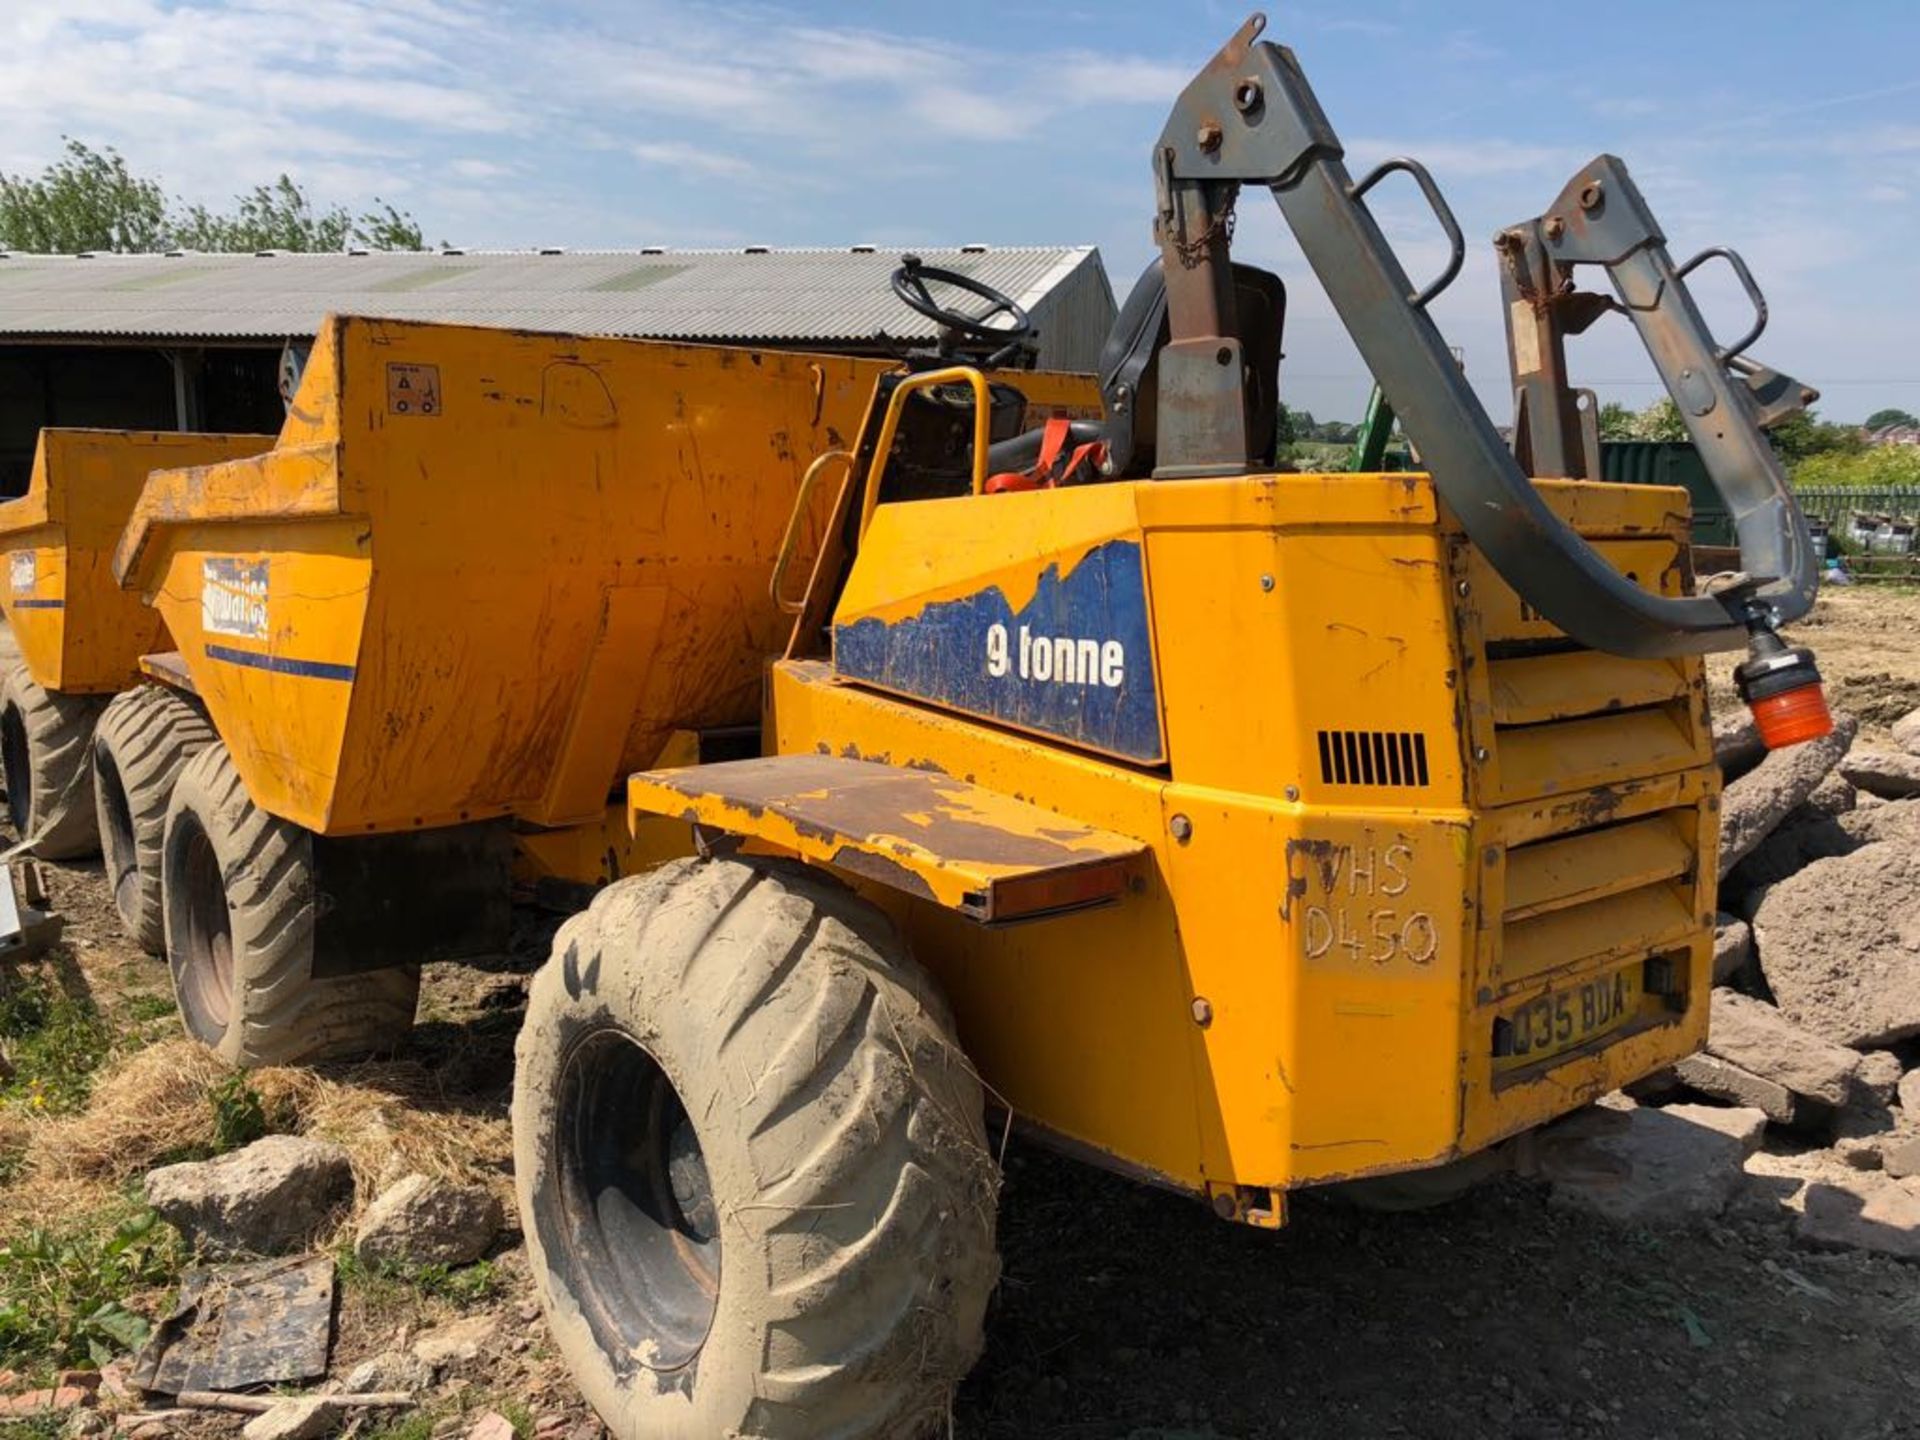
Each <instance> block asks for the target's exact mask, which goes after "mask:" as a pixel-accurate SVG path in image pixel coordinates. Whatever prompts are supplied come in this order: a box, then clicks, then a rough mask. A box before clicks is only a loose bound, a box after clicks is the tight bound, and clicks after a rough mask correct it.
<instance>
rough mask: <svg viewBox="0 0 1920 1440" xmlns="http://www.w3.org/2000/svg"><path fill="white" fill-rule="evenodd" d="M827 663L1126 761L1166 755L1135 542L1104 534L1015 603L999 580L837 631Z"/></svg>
mask: <svg viewBox="0 0 1920 1440" xmlns="http://www.w3.org/2000/svg"><path fill="white" fill-rule="evenodd" d="M833 661H834V668H835V669H836V670H837V671H838V672H839V673H840V674H842V675H845V676H848V677H850V678H852V679H856V680H866V681H869V682H871V683H872V684H875V685H879V686H882V687H884V688H885V689H888V690H894V691H898V692H899V693H901V694H903V695H912V696H916V697H918V698H921V699H925V700H932V701H934V702H936V703H938V704H942V705H950V706H952V707H953V708H954V709H956V710H963V711H966V712H967V713H968V714H972V715H980V716H983V717H986V718H988V719H993V720H1002V721H1005V722H1006V723H1007V724H1009V725H1017V726H1019V727H1021V728H1022V729H1025V730H1038V731H1041V732H1043V733H1045V734H1048V735H1058V736H1060V737H1061V738H1062V739H1066V740H1071V741H1073V742H1075V743H1077V744H1081V745H1085V746H1088V747H1089V748H1091V749H1095V750H1103V751H1106V752H1107V753H1109V754H1112V755H1123V756H1126V757H1127V758H1129V759H1133V760H1146V761H1155V762H1157V761H1159V760H1162V759H1164V758H1165V756H1164V747H1163V746H1162V743H1161V738H1160V700H1159V696H1158V694H1157V693H1156V691H1155V689H1154V674H1153V649H1152V644H1151V641H1150V638H1149V631H1148V626H1147V593H1146V582H1145V576H1144V573H1143V567H1142V563H1141V558H1140V546H1139V545H1138V544H1137V543H1135V542H1134V541H1131V540H1109V541H1107V542H1106V543H1105V544H1103V545H1098V546H1096V547H1094V548H1093V549H1092V550H1090V551H1088V552H1087V554H1086V555H1085V556H1083V557H1082V558H1081V560H1080V563H1079V564H1077V565H1075V566H1074V567H1073V568H1072V569H1071V570H1070V571H1068V572H1067V573H1066V575H1064V576H1063V575H1061V573H1060V566H1059V565H1058V563H1055V564H1052V565H1049V566H1048V567H1047V568H1046V569H1045V570H1044V571H1043V572H1041V575H1040V581H1039V584H1038V585H1037V586H1036V587H1035V589H1034V594H1033V598H1032V599H1031V600H1029V601H1028V602H1027V603H1026V604H1025V605H1023V606H1021V608H1020V609H1019V610H1018V611H1017V612H1016V611H1015V610H1014V609H1013V607H1012V606H1011V605H1010V604H1009V603H1008V601H1007V597H1006V595H1005V593H1004V592H1003V591H1001V589H1000V588H999V586H997V585H996V586H992V587H990V588H988V589H986V590H982V591H980V592H978V593H977V594H973V595H969V596H967V597H965V598H964V599H959V600H933V601H929V602H928V603H927V605H926V608H924V609H923V610H921V611H920V612H919V613H918V614H917V615H911V616H908V617H907V618H905V619H902V620H895V621H893V622H891V623H889V622H887V621H884V620H880V619H877V618H875V617H873V616H866V617H863V618H861V619H859V620H856V621H854V622H853V623H851V624H848V625H836V626H835V627H834V631H833Z"/></svg>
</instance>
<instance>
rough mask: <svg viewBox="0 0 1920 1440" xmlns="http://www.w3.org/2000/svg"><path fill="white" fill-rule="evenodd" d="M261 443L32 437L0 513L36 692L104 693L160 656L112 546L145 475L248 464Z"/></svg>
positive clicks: (187, 437)
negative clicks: (240, 460)
mask: <svg viewBox="0 0 1920 1440" xmlns="http://www.w3.org/2000/svg"><path fill="white" fill-rule="evenodd" d="M272 445H273V437H272V436H271V435H194V434H169V433H165V432H158V431H152V430H42V431H41V432H40V443H39V446H38V448H37V449H36V450H35V452H34V457H33V477H32V479H31V481H30V482H29V483H28V486H27V493H26V494H25V495H22V496H21V497H20V498H19V499H17V500H9V501H7V502H6V503H5V504H4V505H0V549H4V550H5V551H6V552H7V577H6V584H5V585H4V586H0V609H4V610H5V611H6V616H7V623H8V624H9V625H10V626H12V628H13V634H14V638H15V640H17V641H18V642H19V645H20V655H21V658H22V659H23V660H25V661H26V665H27V670H28V673H29V674H31V675H32V676H33V678H34V680H35V682H36V683H38V684H39V685H40V686H41V687H42V688H44V689H47V690H59V691H64V692H66V693H68V694H77V695H98V694H112V693H114V692H115V691H119V690H124V689H126V688H127V687H128V686H129V685H131V684H133V683H134V682H135V681H136V680H137V679H138V678H139V676H140V657H141V656H142V655H144V654H146V653H148V652H149V651H152V650H161V649H165V648H167V640H166V628H165V626H164V625H163V624H162V622H161V617H160V615H159V613H158V612H156V611H154V610H152V609H150V608H148V607H147V606H145V605H143V604H141V603H140V597H139V596H138V595H131V594H128V593H127V592H126V591H124V590H122V589H121V588H120V586H119V584H118V583H117V582H116V581H115V579H114V577H113V548H114V546H115V544H116V543H118V541H119V539H120V532H121V529H122V528H123V527H124V526H125V525H126V523H127V516H128V515H130V514H131V513H132V511H133V507H134V503H135V502H136V501H137V500H138V499H139V498H140V490H141V487H142V486H144V485H145V484H146V481H147V474H148V472H149V471H153V470H162V469H171V468H174V467H176V466H181V465H209V464H214V463H217V462H219V461H223V460H230V459H235V458H237V457H239V456H243V455H255V454H258V453H260V452H261V451H263V450H266V449H269V448H270V447H271V446H272Z"/></svg>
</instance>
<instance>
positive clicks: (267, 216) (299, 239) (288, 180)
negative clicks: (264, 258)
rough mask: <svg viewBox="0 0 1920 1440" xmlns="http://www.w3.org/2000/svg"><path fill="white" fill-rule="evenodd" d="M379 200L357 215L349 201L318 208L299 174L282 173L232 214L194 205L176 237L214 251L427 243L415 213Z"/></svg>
mask: <svg viewBox="0 0 1920 1440" xmlns="http://www.w3.org/2000/svg"><path fill="white" fill-rule="evenodd" d="M373 203H374V205H375V206H376V207H377V208H376V209H373V210H369V211H367V212H366V213H364V214H362V215H359V216H357V217H356V216H355V215H353V214H352V213H351V212H349V211H348V210H347V208H346V207H345V206H344V205H336V206H334V207H333V208H332V209H330V210H315V209H314V207H313V202H312V201H311V200H309V199H308V198H307V194H306V192H305V191H303V190H302V189H301V188H300V187H299V186H298V185H297V184H295V183H294V181H293V177H292V176H290V175H282V176H281V177H280V178H279V179H278V180H276V181H274V183H273V184H271V185H256V186H255V187H254V188H253V190H252V191H251V192H249V193H248V194H245V195H241V196H239V197H238V198H237V199H236V200H235V202H234V204H235V210H234V213H233V214H231V215H216V214H214V213H212V212H211V211H209V210H208V209H207V208H206V206H204V205H192V206H189V207H188V208H187V209H186V210H185V211H184V212H183V213H182V214H181V216H180V218H179V219H178V220H177V221H175V223H174V239H175V243H176V244H178V245H180V246H181V247H182V248H184V249H187V250H210V251H236V250H237V251H248V250H293V251H298V252H308V251H315V252H319V251H331V250H344V249H346V248H347V246H348V245H349V244H352V245H360V246H364V247H366V248H367V249H370V250H418V249H420V248H421V234H420V227H419V225H418V224H416V223H415V222H414V219H413V217H412V216H410V215H406V214H403V213H402V212H400V211H399V210H396V209H394V207H393V206H391V205H388V204H387V203H386V202H384V201H382V200H381V199H379V198H378V197H377V196H376V197H375V199H374V202H373Z"/></svg>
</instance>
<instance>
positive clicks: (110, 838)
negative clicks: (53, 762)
mask: <svg viewBox="0 0 1920 1440" xmlns="http://www.w3.org/2000/svg"><path fill="white" fill-rule="evenodd" d="M215 738H216V737H215V735H214V733H213V726H211V725H209V724H208V723H207V717H206V716H204V715H202V714H201V713H200V711H199V710H198V709H197V708H196V707H195V706H194V704H193V703H192V702H191V701H190V700H188V699H187V698H186V697H185V696H183V695H179V694H176V693H175V692H173V691H172V690H168V689H166V688H165V687H163V686H159V685H137V686H135V687H134V688H133V689H131V690H126V691H123V692H121V693H120V694H118V695H116V696H114V697H113V699H112V701H111V702H109V704H108V705H107V708H106V709H105V710H103V711H102V712H101V713H100V723H99V724H98V725H97V726H95V727H94V732H93V805H94V813H95V815H96V816H97V817H98V824H99V830H100V854H101V857H102V859H103V860H104V861H105V863H106V872H107V883H108V884H109V885H111V886H112V887H113V904H114V908H115V909H117V910H118V911H119V912H120V923H121V924H122V925H124V926H126V930H127V934H129V935H131V936H132V937H133V939H134V941H135V943H137V944H138V945H139V946H140V948H141V949H143V950H145V951H146V952H147V953H148V954H150V955H158V954H160V953H161V951H162V950H164V949H165V948H166V941H167V930H166V917H165V915H164V914H163V913H162V911H161V908H160V842H161V840H162V839H163V838H164V837H165V834H166V829H167V802H168V801H169V800H171V799H172V798H173V782H174V781H175V780H176V779H178V778H179V775H180V771H181V769H182V767H184V766H185V765H186V763H187V761H189V760H191V759H192V758H193V757H194V756H195V755H198V754H199V753H200V752H201V751H202V750H204V749H206V748H207V747H208V746H209V745H211V744H213V743H214V740H215Z"/></svg>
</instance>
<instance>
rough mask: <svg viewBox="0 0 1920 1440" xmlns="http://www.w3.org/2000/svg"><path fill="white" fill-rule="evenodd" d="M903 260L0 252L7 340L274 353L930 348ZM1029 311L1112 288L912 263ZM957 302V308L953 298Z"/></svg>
mask: <svg viewBox="0 0 1920 1440" xmlns="http://www.w3.org/2000/svg"><path fill="white" fill-rule="evenodd" d="M901 253H902V252H901V251H900V250H897V249H882V248H872V249H868V248H867V247H864V246H863V247H858V248H855V249H849V250H750V251H740V250H659V251H652V250H648V251H574V252H568V253H551V252H544V253H529V252H524V251H522V252H511V253H508V252H499V251H489V252H480V251H474V252H453V251H449V252H444V253H435V252H427V253H419V254H413V253H398V254H396V253H386V252H375V253H370V254H353V255H332V254H329V255H291V254H271V255H260V256H254V255H200V254H191V253H189V254H175V255H93V256H63V255H53V256H49V255H18V254H15V255H7V256H4V257H3V258H0V337H6V336H14V337H27V336H43V337H50V336H56V335H58V336H98V337H106V336H128V337H131V336H140V337H154V338H172V339H182V340H192V339H201V340H239V339H279V338H281V337H285V336H290V335H308V334H312V333H313V331H314V330H315V328H316V327H317V326H318V323H319V321H320V319H321V317H322V316H323V315H325V314H327V313H329V312H332V313H340V314H352V315H371V316H379V317H382V318H391V319H398V320H433V321H442V322H447V323H453V324H468V325H495V326H507V327H516V328H520V329H527V330H561V331H574V332H578V333H582V334H592V335H620V336H649V337H655V338H661V339H687V340H736V341H776V342H777V341H831V340H865V339H869V338H871V337H872V336H873V335H874V334H875V333H876V332H878V331H881V330H885V331H886V332H887V333H888V334H889V335H892V336H894V337H896V338H899V339H912V340H919V339H928V338H931V337H932V335H933V329H934V327H933V325H932V323H931V322H929V321H927V320H925V319H923V318H921V317H920V316H919V315H917V314H916V313H915V312H913V311H912V310H909V309H908V308H907V307H906V306H904V305H902V304H901V303H900V302H899V301H898V300H897V299H895V298H894V296H893V293H892V291H891V290H890V289H889V288H888V278H889V276H890V275H891V274H892V272H893V270H894V267H895V266H897V265H898V264H899V263H900V256H901ZM914 253H916V254H919V255H921V256H922V257H923V258H925V259H926V261H927V262H928V263H929V264H932V265H941V266H945V267H948V268H951V269H955V270H960V271H963V272H965V273H967V274H969V275H973V276H976V277H977V278H979V279H980V280H982V281H984V282H985V283H987V284H989V285H992V286H994V287H995V288H997V289H999V290H1002V291H1004V292H1006V293H1007V294H1009V295H1011V296H1013V297H1014V299H1016V300H1018V301H1019V302H1020V303H1021V304H1023V305H1025V306H1027V307H1028V308H1029V309H1030V310H1031V309H1034V308H1035V307H1036V306H1039V305H1040V304H1041V303H1042V302H1043V301H1044V300H1045V299H1046V297H1048V296H1049V294H1050V293H1052V292H1053V291H1055V290H1057V289H1059V288H1060V287H1062V286H1068V285H1071V286H1074V287H1094V288H1097V290H1098V291H1099V292H1100V294H1101V295H1102V296H1103V297H1104V301H1105V304H1106V306H1107V307H1108V313H1111V307H1112V304H1113V298H1112V288H1111V286H1109V285H1108V283H1107V278H1106V271H1105V269H1104V267H1103V266H1102V265H1101V263H1100V257H1099V254H1098V252H1097V251H1095V250H1094V249H1092V248H1091V247H1087V246H1034V247H976V246H969V247H966V248H964V249H958V248H948V249H918V250H916V251H915V252H914ZM963 298H964V297H963Z"/></svg>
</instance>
